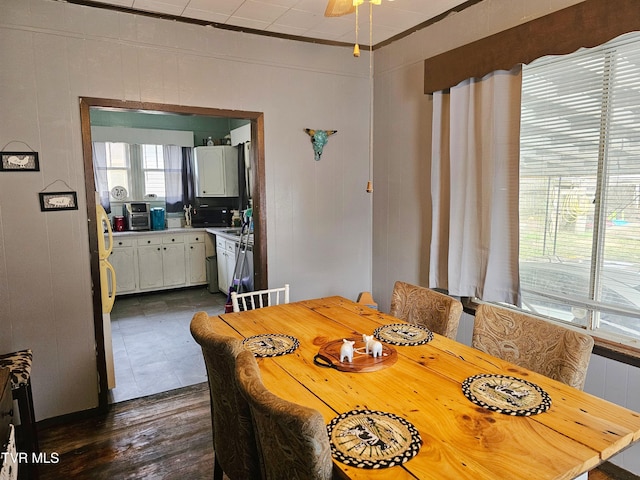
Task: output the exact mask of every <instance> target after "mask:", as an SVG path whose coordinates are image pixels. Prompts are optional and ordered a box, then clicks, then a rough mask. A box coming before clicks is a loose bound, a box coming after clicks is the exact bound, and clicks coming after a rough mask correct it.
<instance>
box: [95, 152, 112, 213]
mask: <svg viewBox="0 0 640 480" xmlns="http://www.w3.org/2000/svg"><path fill="white" fill-rule="evenodd" d="M92 147H93V148H92V149H91V150H92V156H93V181H94V183H95V187H96V192H98V197H99V198H100V205H102V208H104V210H105V211H106V212H107V213H111V200H110V199H109V181H108V180H107V145H106V143H105V142H93V143H92Z"/></svg>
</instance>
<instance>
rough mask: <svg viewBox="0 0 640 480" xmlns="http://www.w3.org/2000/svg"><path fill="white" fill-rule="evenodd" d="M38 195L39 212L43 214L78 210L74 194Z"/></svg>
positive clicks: (47, 193)
mask: <svg viewBox="0 0 640 480" xmlns="http://www.w3.org/2000/svg"><path fill="white" fill-rule="evenodd" d="M38 195H40V210H41V211H43V212H50V211H53V210H77V209H78V197H77V196H76V192H41V193H39V194H38Z"/></svg>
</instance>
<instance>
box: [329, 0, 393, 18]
mask: <svg viewBox="0 0 640 480" xmlns="http://www.w3.org/2000/svg"><path fill="white" fill-rule="evenodd" d="M369 1H370V2H371V3H373V4H374V5H380V3H381V2H382V0H369ZM363 3H364V0H329V3H328V4H327V9H326V10H325V11H324V16H325V17H341V16H343V15H349V14H350V13H353V12H355V11H356V6H359V5H362V4H363Z"/></svg>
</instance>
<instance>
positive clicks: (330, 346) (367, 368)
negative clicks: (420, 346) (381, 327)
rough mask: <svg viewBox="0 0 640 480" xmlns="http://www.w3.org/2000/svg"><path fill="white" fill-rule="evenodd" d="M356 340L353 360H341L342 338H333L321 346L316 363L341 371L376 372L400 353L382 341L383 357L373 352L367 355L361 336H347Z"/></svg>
mask: <svg viewBox="0 0 640 480" xmlns="http://www.w3.org/2000/svg"><path fill="white" fill-rule="evenodd" d="M347 340H354V341H355V342H356V343H355V344H354V345H353V362H349V361H348V360H346V359H345V361H344V362H341V361H340V348H341V347H342V343H343V342H342V338H340V339H338V340H332V341H330V342H328V343H325V344H324V345H323V346H322V347H320V351H319V352H318V354H317V355H316V358H315V359H314V362H315V364H316V365H319V366H324V367H332V368H336V369H338V370H340V371H341V372H375V371H376V370H382V369H383V368H387V367H390V366H391V365H393V364H394V363H396V360H398V354H397V352H396V349H395V348H393V346H391V345H388V344H386V343H382V342H381V343H382V357H376V358H374V357H373V356H372V355H371V354H369V355H367V354H366V353H365V352H366V345H365V342H364V341H363V340H362V337H361V338H347Z"/></svg>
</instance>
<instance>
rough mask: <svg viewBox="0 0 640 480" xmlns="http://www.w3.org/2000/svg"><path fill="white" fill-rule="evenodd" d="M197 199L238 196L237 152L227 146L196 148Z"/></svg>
mask: <svg viewBox="0 0 640 480" xmlns="http://www.w3.org/2000/svg"><path fill="white" fill-rule="evenodd" d="M194 152H195V160H196V161H195V164H196V181H197V189H198V194H197V196H198V197H237V196H238V150H237V149H236V148H235V147H230V146H228V145H220V146H214V147H196V148H194Z"/></svg>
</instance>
